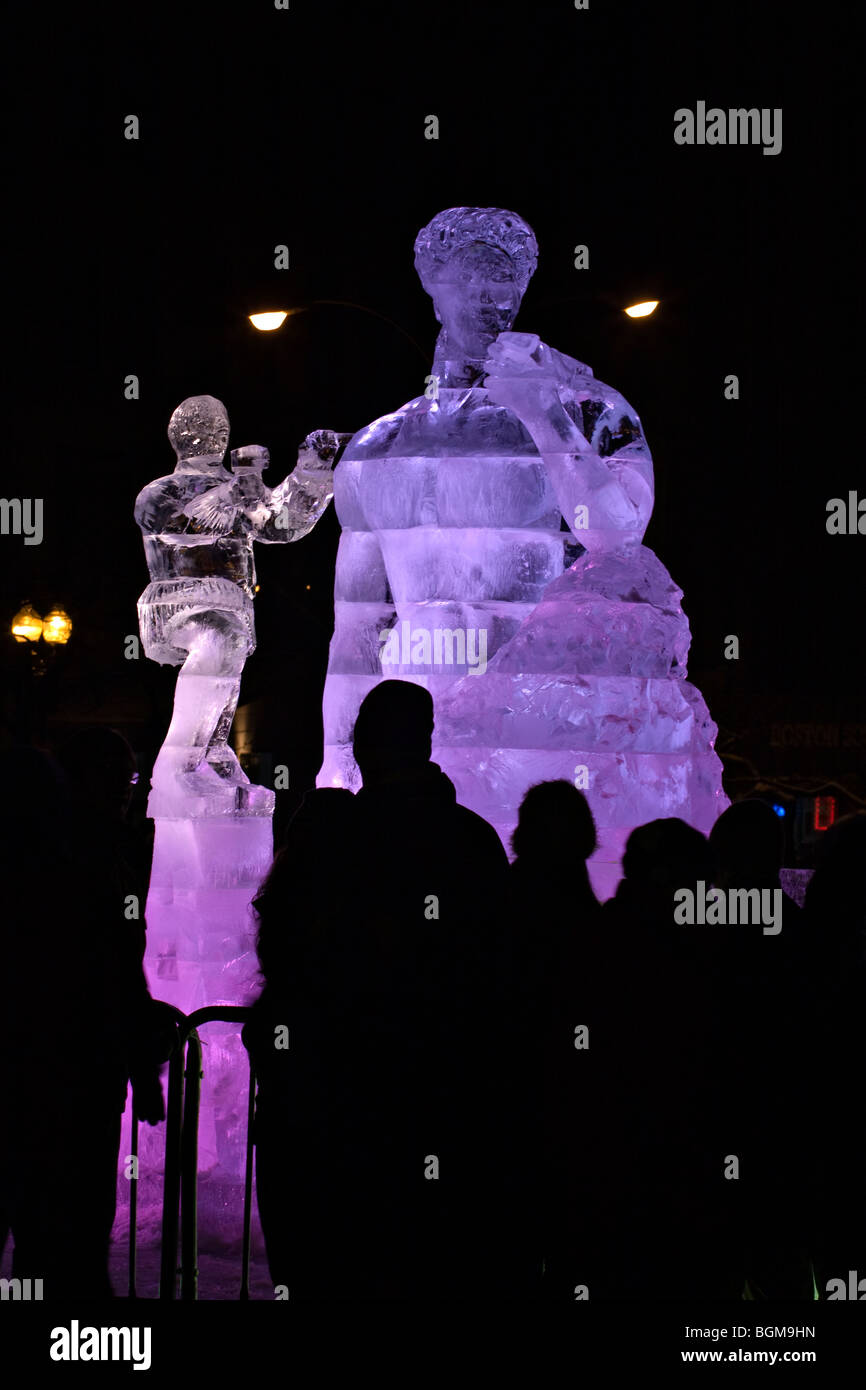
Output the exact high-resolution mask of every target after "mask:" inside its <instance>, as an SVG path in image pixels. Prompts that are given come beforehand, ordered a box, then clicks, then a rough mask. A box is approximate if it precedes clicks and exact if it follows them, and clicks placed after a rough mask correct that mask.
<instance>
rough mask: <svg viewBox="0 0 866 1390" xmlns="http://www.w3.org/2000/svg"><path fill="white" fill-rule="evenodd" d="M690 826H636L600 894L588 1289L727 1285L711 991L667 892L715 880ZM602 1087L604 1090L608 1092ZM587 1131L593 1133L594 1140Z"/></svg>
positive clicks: (673, 822) (673, 1291)
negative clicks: (612, 889)
mask: <svg viewBox="0 0 866 1390" xmlns="http://www.w3.org/2000/svg"><path fill="white" fill-rule="evenodd" d="M712 869H713V865H712V859H711V855H710V850H709V846H708V844H707V842H706V839H705V838H704V836H703V835H701V834H700V832H699V831H697V830H695V829H693V828H692V827H691V826H689V825H686V824H685V822H684V821H682V820H679V819H677V818H675V817H671V818H668V819H662V820H655V821H651V822H650V823H649V824H647V825H644V826H640V827H639V828H638V829H636V830H634V831H633V832H632V833H631V835H630V836H629V839H628V841H627V844H626V849H625V854H624V856H623V872H624V878H623V879H622V881H621V882H620V884H619V886H618V889H617V893H616V896H615V898H613V899H612V900H611V901H610V902H608V903H605V905H604V908H603V919H604V928H605V931H604V938H603V939H604V945H605V967H604V970H603V972H602V973H603V977H604V985H603V1007H602V1008H601V1018H600V1020H599V1023H598V1025H597V1026H596V1028H595V1030H594V1032H593V1033H592V1034H591V1038H590V1050H589V1053H588V1054H587V1056H588V1059H589V1060H590V1061H591V1063H592V1066H593V1068H597V1069H598V1079H597V1082H596V1086H597V1095H598V1096H599V1097H600V1100H599V1102H598V1106H597V1108H596V1109H595V1112H594V1113H593V1115H592V1116H591V1120H590V1125H589V1135H588V1145H593V1147H592V1152H591V1159H590V1164H589V1166H590V1168H591V1171H592V1173H593V1181H592V1184H591V1186H590V1190H589V1191H588V1192H587V1205H588V1211H589V1213H590V1214H591V1221H590V1228H589V1231H588V1238H587V1277H586V1279H585V1280H584V1281H583V1282H586V1283H588V1284H589V1287H590V1297H592V1295H593V1287H594V1285H595V1293H596V1296H601V1297H609V1298H641V1299H650V1300H655V1299H667V1298H690V1297H718V1296H725V1295H728V1296H731V1297H736V1296H737V1294H738V1293H739V1289H736V1288H735V1287H734V1288H731V1287H729V1284H730V1273H729V1268H728V1260H729V1254H728V1251H727V1248H726V1240H727V1237H726V1229H725V1228H726V1222H727V1216H728V1206H727V1204H728V1195H727V1193H726V1192H725V1179H724V1154H725V1152H726V1151H725V1150H721V1151H720V1149H719V1145H720V1142H721V1141H720V1135H719V1133H718V1132H717V1126H716V1123H715V1110H716V1106H717V1097H718V1086H719V1075H718V1070H719V1056H718V1036H717V1029H716V1020H717V1018H718V1011H719V1008H720V1006H721V1003H722V1001H720V1000H719V999H718V998H717V995H716V991H715V986H714V981H713V978H712V972H711V970H710V968H709V962H710V957H708V954H707V940H706V938H705V936H704V935H703V934H704V933H706V932H708V931H713V930H722V929H721V928H708V927H706V926H699V925H691V926H689V925H678V924H677V922H676V921H675V918H674V912H675V908H676V905H677V903H676V899H675V894H677V893H678V892H679V891H680V890H689V891H690V892H692V893H693V894H695V893H697V892H698V891H699V890H698V884H699V883H701V882H703V883H704V884H705V885H706V886H707V887H708V886H709V884H710V883H711V881H712ZM605 1094H606V1097H607V1101H606V1104H605V1102H604V1096H605ZM593 1140H594V1144H593Z"/></svg>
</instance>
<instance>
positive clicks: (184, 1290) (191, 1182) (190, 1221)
mask: <svg viewBox="0 0 866 1390" xmlns="http://www.w3.org/2000/svg"><path fill="white" fill-rule="evenodd" d="M189 1021H190V1020H187V1024H189ZM201 1078H202V1069H201V1042H200V1041H199V1036H198V1033H197V1032H196V1031H195V1029H194V1028H192V1029H190V1032H189V1034H188V1036H187V1038H186V1070H185V1071H184V1081H185V1084H184V1094H183V1131H182V1136H181V1154H180V1165H181V1175H180V1296H181V1298H182V1299H183V1300H184V1302H187V1301H190V1300H194V1299H196V1298H198V1117H199V1109H200V1103H201Z"/></svg>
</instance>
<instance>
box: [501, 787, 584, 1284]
mask: <svg viewBox="0 0 866 1390" xmlns="http://www.w3.org/2000/svg"><path fill="white" fill-rule="evenodd" d="M511 845H512V849H513V850H514V853H515V856H516V857H515V860H514V862H513V864H512V866H511V870H510V878H511V885H510V887H511V892H510V908H511V932H510V946H511V959H510V961H509V975H508V980H507V986H506V990H505V998H506V1000H507V1009H506V1018H505V1019H504V1020H503V1028H502V1036H503V1042H504V1040H505V1038H506V1037H511V1038H512V1039H513V1042H514V1044H515V1046H514V1049H513V1055H512V1056H511V1058H510V1060H509V1070H510V1072H511V1085H510V1103H509V1110H510V1114H511V1119H512V1136H511V1140H510V1143H509V1145H508V1151H509V1152H510V1153H512V1154H514V1155H517V1156H519V1162H518V1163H517V1164H516V1165H515V1192H514V1201H513V1205H514V1208H515V1212H516V1214H519V1213H520V1212H521V1211H522V1212H523V1213H524V1214H525V1232H524V1237H523V1238H524V1242H525V1245H526V1248H527V1256H528V1260H527V1263H529V1264H531V1267H532V1270H533V1272H534V1274H535V1279H534V1289H535V1291H537V1292H540V1293H541V1294H542V1295H543V1296H544V1297H548V1296H549V1297H552V1298H565V1299H568V1300H569V1301H571V1300H573V1298H574V1291H573V1290H574V1284H575V1282H576V1278H577V1270H578V1266H579V1261H577V1259H576V1249H575V1246H576V1244H577V1243H578V1242H579V1235H578V1232H579V1219H580V1214H581V1208H582V1203H583V1199H584V1193H583V1191H582V1182H581V1174H582V1154H583V1144H584V1139H585V1132H584V1131H585V1124H586V1115H587V1111H588V1109H589V1108H590V1107H591V1106H592V1103H593V1093H592V1082H593V1075H592V1067H591V1066H589V1067H588V1066H587V1065H586V1059H587V1056H588V1053H587V1051H586V1049H585V1048H584V1047H583V1042H584V1040H585V1039H584V1037H583V1036H582V1035H581V1036H578V1033H579V1030H583V1029H589V1030H590V1032H591V1030H592V1024H593V1021H594V1020H593V1013H594V1010H595V1009H596V1008H597V1007H598V1002H599V981H598V978H597V975H598V966H597V961H598V951H599V942H598V935H599V932H600V929H601V906H600V904H599V902H598V900H597V899H596V897H595V895H594V894H593V891H592V888H591V886H590V882H589V873H588V870H587V867H586V861H587V859H588V858H589V856H590V855H591V854H592V853H593V851H594V850H595V848H596V845H597V839H596V831H595V823H594V821H593V818H592V812H591V810H590V807H589V803H588V802H587V800H586V797H585V796H584V795H583V793H582V792H580V791H578V790H577V788H576V787H574V786H573V784H572V783H571V782H566V781H555V782H541V783H539V784H538V785H537V786H535V787H531V788H530V790H529V791H528V792H527V793H526V795H525V797H524V798H523V801H522V803H521V806H520V810H519V813H518V821H517V826H516V829H515V831H514V834H513V835H512V839H511ZM509 1016H510V1017H509ZM511 1020H515V1021H516V1022H517V1027H516V1028H512V1029H510V1030H509V1029H508V1028H507V1026H506V1025H507V1024H508V1023H509V1022H510V1021H511ZM512 1226H513V1229H514V1228H517V1229H518V1230H519V1222H518V1221H517V1220H515V1222H513V1223H512ZM542 1269H543V1275H542V1273H541V1271H542ZM531 1291H532V1290H530V1292H531Z"/></svg>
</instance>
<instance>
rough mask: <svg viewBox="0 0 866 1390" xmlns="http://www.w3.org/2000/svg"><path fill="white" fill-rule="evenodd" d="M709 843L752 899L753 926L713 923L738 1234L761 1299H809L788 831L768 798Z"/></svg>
mask: <svg viewBox="0 0 866 1390" xmlns="http://www.w3.org/2000/svg"><path fill="white" fill-rule="evenodd" d="M709 838H710V846H711V848H712V850H713V854H714V857H715V861H716V869H715V877H714V884H715V887H716V888H718V889H720V890H722V891H723V892H724V893H726V894H727V895H728V902H730V901H731V894H732V893H734V892H739V896H740V901H741V902H742V903H743V906H745V905H746V896H745V895H746V894H748V895H749V898H750V902H749V908H750V912H749V918H748V920H747V921H746V922H745V923H743V922H742V921H740V922H739V923H737V924H731V923H729V924H728V925H727V926H719V927H715V928H706V929H705V930H706V931H707V932H708V933H711V935H710V936H708V941H709V943H710V944H711V945H712V946H713V955H714V958H715V969H716V975H717V979H718V981H719V984H720V987H721V993H722V995H723V997H724V999H725V1000H726V1007H725V1008H723V1012H722V1017H721V1022H722V1025H723V1033H720V1055H721V1057H722V1058H726V1061H725V1062H724V1066H723V1071H722V1078H721V1087H720V1104H719V1111H720V1115H723V1116H724V1126H723V1128H724V1136H725V1137H724V1143H725V1147H726V1150H727V1151H728V1152H732V1153H735V1154H736V1155H737V1157H738V1159H739V1164H740V1173H739V1178H738V1179H737V1181H736V1182H731V1185H730V1191H731V1194H732V1195H733V1196H734V1197H735V1199H736V1201H735V1206H734V1212H733V1217H732V1226H731V1233H732V1236H733V1238H734V1239H735V1240H736V1242H737V1243H738V1246H739V1256H738V1257H739V1259H740V1260H741V1262H742V1267H743V1268H744V1270H745V1274H746V1277H747V1278H748V1281H749V1289H750V1292H751V1293H752V1295H753V1296H754V1297H764V1298H771V1299H772V1298H810V1297H811V1295H812V1289H811V1275H810V1267H809V1253H808V1248H807V1247H808V1219H807V1211H808V1208H809V1205H810V1201H811V1192H810V1176H809V1162H808V1151H809V1147H810V1128H811V1126H810V1123H809V1121H808V1119H807V1117H806V1114H805V1112H804V1107H803V1096H804V1086H805V1082H806V1075H807V1070H808V1066H809V1058H808V1047H806V1046H804V1043H805V1036H806V1035H805V1030H804V1026H803V1024H804V1020H803V1002H804V999H803V989H804V985H805V983H806V979H807V975H806V973H805V972H806V962H805V957H804V946H805V936H804V922H803V913H802V911H801V909H800V908H799V907H798V906H797V904H796V903H795V902H793V900H792V899H791V898H789V897H787V896H786V895H785V894H783V892H782V888H781V883H780V879H779V871H780V869H781V866H782V859H783V855H784V847H785V835H784V829H783V826H782V823H781V821H780V819H779V817H778V816H777V815H776V814H775V812H774V811H773V810H772V809H771V808H770V807H769V806H768V805H767V804H766V803H765V802H763V801H759V800H757V799H754V800H746V801H739V802H735V803H734V805H732V806H729V807H728V809H727V810H726V811H724V812H723V814H722V815H721V816H720V817H719V819H718V820H717V821H716V823H715V825H714V826H713V828H712V830H711V831H710V837H709ZM769 895H773V896H772V897H770V896H769ZM771 903H772V904H773V909H774V913H775V908H776V907H778V906H781V919H778V918H777V919H776V920H774V921H772V922H771V923H768V924H765V923H764V920H763V916H762V915H760V914H758V913H757V909H758V908H759V907H760V908H761V911H762V912H763V909H764V908H765V907H767V906H769V905H770V904H771ZM765 925H769V926H770V927H771V930H770V931H765V930H764V926H765ZM778 926H780V927H781V929H780V930H778V931H777V930H776V927H778ZM726 1020H727V1021H728V1025H729V1026H727V1027H726V1028H725V1027H724V1024H725V1021H726ZM725 1083H727V1084H725Z"/></svg>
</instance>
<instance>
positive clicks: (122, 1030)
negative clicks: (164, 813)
mask: <svg viewBox="0 0 866 1390" xmlns="http://www.w3.org/2000/svg"><path fill="white" fill-rule="evenodd" d="M82 737H83V736H82ZM97 745H99V746H102V744H101V738H100V739H98V740H96V741H95V743H91V744H90V745H89V746H90V747H91V748H94V749H95V748H96V747H97ZM129 754H130V750H129V749H128V745H126V744H125V740H122V739H120V736H119V735H118V736H116V741H115V743H114V748H113V752H112V753H111V754H110V755H109V756H108V761H109V762H112V764H113V768H114V771H115V772H117V770H118V764H120V765H122V766H123V768H124V769H125V771H124V773H123V775H124V776H125V777H126V781H127V782H128V780H129V776H130V775H131V772H130V770H129V768H128V766H127V758H128V756H129ZM96 756H97V757H98V755H96ZM10 763H11V766H10V765H9V764H10ZM5 773H6V777H7V785H8V784H9V782H11V786H10V787H9V791H8V793H7V796H8V800H7V799H6V797H4V817H9V810H10V808H11V807H14V808H15V812H14V815H15V822H16V823H15V824H14V825H13V826H9V825H8V824H7V825H6V826H5V827H4V832H5V833H4V834H3V836H2V841H3V848H4V859H5V860H6V862H5V864H4V865H3V874H2V881H3V892H4V900H5V901H4V908H5V911H4V913H3V919H4V927H5V934H6V938H7V940H6V944H5V946H4V955H5V957H6V962H7V971H8V973H7V975H6V995H7V997H6V1000H5V1001H4V1002H5V1004H6V1007H5V1008H4V1027H5V1028H6V1030H7V1046H6V1047H5V1048H4V1053H5V1054H6V1059H7V1060H6V1064H5V1066H4V1069H3V1077H2V1080H3V1093H4V1111H5V1116H6V1118H8V1121H9V1125H8V1133H7V1143H6V1145H5V1146H4V1153H3V1178H2V1187H3V1197H2V1202H3V1204H4V1205H5V1207H6V1210H7V1213H8V1216H7V1221H8V1225H9V1226H11V1229H12V1233H13V1237H14V1242H15V1248H14V1253H13V1273H14V1275H15V1276H18V1277H21V1278H28V1277H31V1278H42V1279H43V1280H44V1296H45V1297H46V1298H57V1297H64V1296H68V1295H69V1294H71V1293H73V1292H74V1293H75V1294H77V1295H78V1296H80V1297H90V1298H94V1297H110V1296H111V1286H110V1282H109V1278H108V1268H107V1261H108V1246H109V1239H110V1233H111V1226H112V1223H113V1220H114V1212H115V1197H116V1185H117V1159H118V1145H119V1137H120V1115H121V1113H122V1111H123V1109H124V1105H125V1102H126V1089H127V1081H128V1079H129V1078H130V1077H132V1076H134V1077H135V1081H134V1085H135V1094H136V1101H137V1104H138V1108H139V1111H140V1113H141V1114H142V1117H143V1118H145V1119H147V1120H148V1121H149V1122H151V1123H156V1122H157V1121H158V1120H159V1119H161V1118H162V1094H161V1091H160V1089H159V1057H158V1055H157V1047H156V1044H155V1042H154V1039H153V1038H152V1036H151V1033H150V1026H151V1019H150V1012H149V1006H150V1004H151V1001H150V998H149V994H148V991H147V985H146V981H145V978H144V973H143V969H142V965H141V955H142V952H143V930H142V927H143V922H142V920H141V912H142V911H143V903H144V897H143V894H142V896H141V897H140V899H139V900H138V909H139V920H137V921H135V920H130V917H129V912H130V909H131V908H132V906H133V903H132V900H131V899H130V897H129V893H133V894H134V893H135V889H136V886H139V887H140V885H137V881H136V880H135V879H134V878H131V877H129V876H128V875H127V874H126V873H125V870H124V865H123V861H122V857H121V855H120V853H119V837H118V835H117V834H116V833H115V825H116V823H119V822H120V821H121V819H122V814H123V806H122V801H121V800H117V801H115V800H114V799H110V804H109V803H108V802H107V801H106V800H105V799H104V798H103V797H102V796H101V795H100V794H99V793H98V792H97V793H95V794H94V795H93V796H92V797H91V796H89V795H87V794H81V793H80V792H79V788H78V786H77V785H76V784H75V783H74V782H73V781H72V780H71V779H69V778H68V777H67V776H65V775H64V772H63V769H62V767H61V765H60V763H59V762H55V761H53V760H52V759H50V758H49V757H48V756H47V755H45V754H41V753H37V752H35V750H27V749H23V750H19V752H18V753H17V755H14V756H10V758H9V759H8V762H7V767H6V768H5ZM109 780H111V781H112V783H113V784H114V782H115V781H116V779H114V778H112V779H109Z"/></svg>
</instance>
